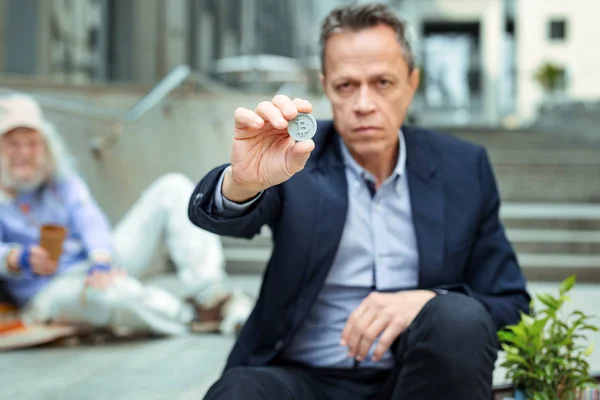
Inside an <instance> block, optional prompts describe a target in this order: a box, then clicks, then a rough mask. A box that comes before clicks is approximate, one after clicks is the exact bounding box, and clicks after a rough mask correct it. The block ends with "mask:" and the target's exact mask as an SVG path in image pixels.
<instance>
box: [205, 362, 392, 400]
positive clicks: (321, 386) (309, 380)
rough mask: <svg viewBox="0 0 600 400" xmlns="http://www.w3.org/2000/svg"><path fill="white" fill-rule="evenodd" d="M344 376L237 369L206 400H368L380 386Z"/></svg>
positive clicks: (287, 369) (371, 380) (308, 371)
mask: <svg viewBox="0 0 600 400" xmlns="http://www.w3.org/2000/svg"><path fill="white" fill-rule="evenodd" d="M344 372H345V373H344V374H343V376H342V375H340V374H338V373H335V372H331V371H330V372H325V371H324V370H319V369H311V368H305V367H296V366H280V365H275V366H267V367H237V368H232V369H230V370H229V371H227V372H225V374H223V376H222V377H221V378H220V379H219V380H218V381H217V382H216V383H215V384H214V385H213V386H212V387H211V388H210V389H209V391H208V393H207V394H206V397H204V400H305V399H311V400H338V399H343V400H368V399H372V398H373V396H374V395H375V394H376V393H377V390H378V389H379V387H380V385H381V382H380V379H379V378H377V379H375V378H373V376H372V375H371V374H367V376H365V374H363V373H362V372H361V371H356V375H355V376H354V374H353V373H354V372H355V371H344ZM377 375H380V374H377Z"/></svg>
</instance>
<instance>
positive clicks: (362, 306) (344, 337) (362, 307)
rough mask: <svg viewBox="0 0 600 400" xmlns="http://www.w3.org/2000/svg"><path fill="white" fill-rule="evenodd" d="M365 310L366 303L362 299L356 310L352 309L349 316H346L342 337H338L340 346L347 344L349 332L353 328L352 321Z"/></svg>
mask: <svg viewBox="0 0 600 400" xmlns="http://www.w3.org/2000/svg"><path fill="white" fill-rule="evenodd" d="M366 310H367V304H366V302H365V301H363V302H362V303H360V305H359V306H358V307H356V310H354V311H353V312H352V314H350V316H349V317H348V320H347V321H346V325H345V326H344V329H343V330H342V337H341V339H340V345H342V346H347V345H348V339H349V338H350V332H351V331H352V330H353V329H354V323H355V322H356V321H357V320H358V318H359V317H360V315H362V314H363V313H364V312H365V311H366Z"/></svg>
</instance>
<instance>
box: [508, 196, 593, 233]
mask: <svg viewBox="0 0 600 400" xmlns="http://www.w3.org/2000/svg"><path fill="white" fill-rule="evenodd" d="M500 217H501V219H502V222H503V223H504V225H505V226H506V228H507V229H508V230H511V229H536V230H540V229H551V230H581V231H600V205H597V204H589V203H558V204H557V203H504V204H503V205H502V207H501V210H500Z"/></svg>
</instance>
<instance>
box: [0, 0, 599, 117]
mask: <svg viewBox="0 0 600 400" xmlns="http://www.w3.org/2000/svg"><path fill="white" fill-rule="evenodd" d="M344 3H348V1H343V0H320V1H317V0H311V1H302V2H300V1H293V0H243V1H242V0H220V1H219V0H169V1H165V0H0V10H1V12H0V71H2V72H3V73H5V74H17V75H33V76H36V77H44V78H52V79H58V80H62V81H64V82H71V83H83V82H135V83H148V84H150V83H153V82H156V81H157V80H159V79H160V78H162V77H163V76H165V75H166V74H167V73H168V72H169V71H171V70H172V69H173V68H175V67H176V66H178V65H181V64H186V65H189V66H190V67H192V68H193V69H195V70H197V71H200V72H202V73H204V74H207V75H208V76H211V77H212V78H214V79H218V80H220V81H222V82H224V83H226V84H228V85H231V86H234V87H236V88H240V89H241V88H244V89H250V90H277V89H278V88H280V87H281V86H282V85H284V84H287V86H286V87H289V86H290V85H293V88H294V90H300V91H304V90H308V91H313V92H314V91H318V90H319V88H318V72H319V58H318V35H319V24H318V23H316V21H320V20H321V18H322V17H323V16H324V15H325V14H326V13H327V12H328V11H329V10H330V9H331V8H332V7H334V6H336V5H338V4H344ZM389 3H391V4H392V5H393V6H394V7H395V8H396V9H397V10H398V11H399V13H400V14H401V15H402V16H403V17H404V18H405V19H406V20H407V21H408V22H409V24H410V28H411V33H412V40H413V43H414V47H415V52H416V54H417V58H418V64H419V66H420V67H421V69H422V73H423V84H422V86H421V91H420V93H419V96H418V98H417V99H416V101H415V106H414V109H415V110H414V111H415V114H416V115H418V116H420V117H421V119H423V120H425V121H427V122H433V123H436V122H439V123H442V124H458V125H492V126H493V125H500V124H505V125H507V126H514V125H515V124H531V123H533V122H535V120H536V118H537V117H538V116H539V113H540V107H542V106H543V105H544V104H547V103H551V104H556V103H561V104H564V103H569V102H571V103H573V102H578V101H586V102H590V101H591V102H595V101H597V100H598V97H599V93H600V76H599V75H598V74H597V73H595V72H596V71H597V70H598V66H599V65H600V52H598V51H594V50H593V45H591V44H590V39H591V38H593V37H598V35H599V34H600V32H599V31H600V26H598V24H597V22H596V20H595V16H597V15H598V14H599V13H600V3H598V2H597V1H595V0H577V1H566V0H527V1H524V0H395V1H389Z"/></svg>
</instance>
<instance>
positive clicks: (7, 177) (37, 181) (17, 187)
mask: <svg viewBox="0 0 600 400" xmlns="http://www.w3.org/2000/svg"><path fill="white" fill-rule="evenodd" d="M6 164H7V163H6V161H5V160H1V161H0V186H2V187H4V188H7V189H10V190H14V191H16V192H29V191H32V190H34V189H37V188H39V187H40V186H42V184H43V183H45V182H46V181H47V180H48V173H47V172H46V168H45V167H40V168H39V170H38V172H37V173H36V174H35V176H34V177H33V179H31V180H29V181H26V182H19V181H18V180H17V179H15V178H14V177H13V176H12V174H11V173H10V167H9V166H8V165H6Z"/></svg>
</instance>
